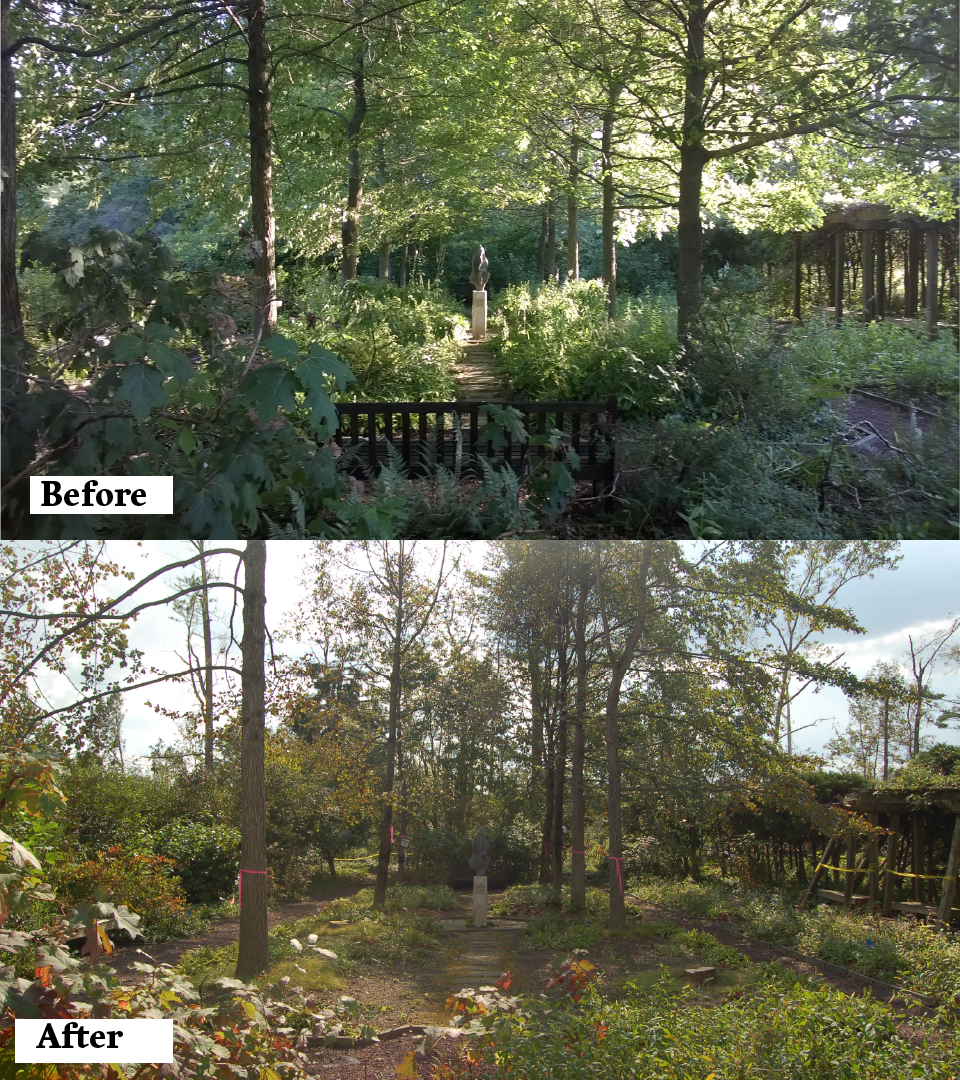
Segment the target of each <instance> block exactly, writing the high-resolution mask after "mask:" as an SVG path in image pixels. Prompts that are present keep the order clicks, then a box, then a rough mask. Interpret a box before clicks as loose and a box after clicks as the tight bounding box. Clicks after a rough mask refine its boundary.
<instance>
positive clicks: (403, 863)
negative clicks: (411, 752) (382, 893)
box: [397, 732, 409, 885]
mask: <svg viewBox="0 0 960 1080" xmlns="http://www.w3.org/2000/svg"><path fill="white" fill-rule="evenodd" d="M397 771H398V772H399V774H400V835H399V836H398V838H397V884H398V885H402V884H403V879H404V875H405V874H406V869H407V849H406V848H405V847H404V846H403V845H402V844H401V843H400V841H401V840H402V839H403V838H404V837H405V836H406V835H407V823H408V821H409V815H408V813H407V772H406V769H405V768H404V764H403V734H402V732H400V733H398V737H397Z"/></svg>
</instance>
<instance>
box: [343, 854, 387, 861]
mask: <svg viewBox="0 0 960 1080" xmlns="http://www.w3.org/2000/svg"><path fill="white" fill-rule="evenodd" d="M379 858H380V856H379V855H361V856H360V858H359V859H334V860H333V861H334V862H366V861H367V859H379Z"/></svg>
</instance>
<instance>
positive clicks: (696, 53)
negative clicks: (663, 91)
mask: <svg viewBox="0 0 960 1080" xmlns="http://www.w3.org/2000/svg"><path fill="white" fill-rule="evenodd" d="M706 21H707V9H706V5H705V3H704V0H691V4H690V6H689V8H688V9H687V47H686V59H687V74H686V79H685V88H684V89H685V93H684V105H683V136H682V142H681V144H680V197H679V204H678V211H679V215H678V220H677V248H678V250H677V334H678V336H679V338H680V344H681V345H682V346H683V347H684V348H685V349H686V350H687V352H688V354H690V355H691V356H692V336H693V334H694V333H695V331H696V326H697V320H698V319H699V317H700V294H701V280H700V279H701V275H702V273H703V230H702V227H701V223H700V198H701V192H702V190H703V170H704V166H705V165H706V163H707V153H706V151H705V149H704V147H703V94H704V88H705V86H706V78H707V72H706V68H705V67H704V64H703V56H704V27H705V25H706Z"/></svg>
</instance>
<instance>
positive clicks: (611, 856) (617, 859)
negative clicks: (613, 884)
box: [607, 855, 623, 896]
mask: <svg viewBox="0 0 960 1080" xmlns="http://www.w3.org/2000/svg"><path fill="white" fill-rule="evenodd" d="M607 858H608V859H612V860H613V861H614V862H615V863H616V864H617V881H618V883H619V885H620V895H621V896H623V876H622V875H621V873H620V864H621V863H622V862H623V859H622V858H618V857H617V856H616V855H608V856H607Z"/></svg>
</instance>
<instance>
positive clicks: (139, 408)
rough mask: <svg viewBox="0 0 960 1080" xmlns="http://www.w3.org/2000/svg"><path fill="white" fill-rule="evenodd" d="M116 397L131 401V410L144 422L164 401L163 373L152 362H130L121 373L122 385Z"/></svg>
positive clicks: (120, 399)
mask: <svg viewBox="0 0 960 1080" xmlns="http://www.w3.org/2000/svg"><path fill="white" fill-rule="evenodd" d="M114 397H115V398H116V399H117V400H119V401H129V402H130V411H131V412H132V413H133V415H134V416H135V417H136V418H137V420H139V422H140V423H141V424H142V423H143V421H144V420H146V418H147V417H148V416H149V415H150V410H151V409H152V408H154V407H155V406H160V405H162V404H163V403H164V400H165V399H164V396H163V374H162V372H160V371H158V370H157V369H156V368H155V367H154V366H153V365H152V364H130V365H128V366H127V367H125V368H124V369H123V371H122V372H121V373H120V386H119V388H118V389H117V392H116V394H115V395H114Z"/></svg>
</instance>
